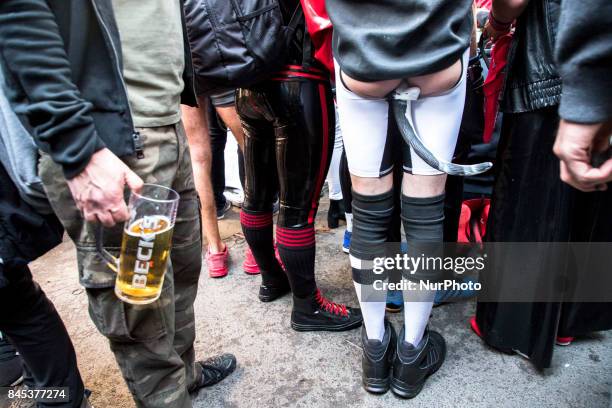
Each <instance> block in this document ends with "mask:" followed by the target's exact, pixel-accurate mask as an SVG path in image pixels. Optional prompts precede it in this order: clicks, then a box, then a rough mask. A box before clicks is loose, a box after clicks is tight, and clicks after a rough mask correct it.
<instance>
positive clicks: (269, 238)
mask: <svg viewBox="0 0 612 408" xmlns="http://www.w3.org/2000/svg"><path fill="white" fill-rule="evenodd" d="M236 109H237V111H238V114H239V115H240V119H241V121H242V126H243V129H244V134H245V139H244V162H245V185H244V203H243V205H242V211H241V213H240V223H241V224H242V231H243V233H244V237H245V239H246V241H247V244H248V245H249V247H250V249H251V251H252V253H253V256H254V258H255V260H256V261H257V265H258V266H259V269H260V271H261V277H262V285H261V287H260V291H259V298H260V300H262V301H264V302H268V301H272V300H274V299H277V298H278V297H280V296H282V295H284V294H286V293H287V292H288V291H289V285H288V282H287V277H286V275H285V272H284V271H283V269H282V267H281V266H280V264H279V263H278V261H277V259H276V256H275V254H274V237H273V233H274V231H273V225H272V202H273V200H274V195H275V194H276V191H277V190H278V181H277V180H278V176H277V172H276V156H275V140H274V129H273V128H272V125H271V123H269V121H268V119H267V118H266V117H265V116H263V115H262V114H261V111H266V110H267V103H266V102H265V99H264V96H263V95H262V93H261V92H256V91H253V90H248V89H240V90H239V91H238V95H237V99H236Z"/></svg>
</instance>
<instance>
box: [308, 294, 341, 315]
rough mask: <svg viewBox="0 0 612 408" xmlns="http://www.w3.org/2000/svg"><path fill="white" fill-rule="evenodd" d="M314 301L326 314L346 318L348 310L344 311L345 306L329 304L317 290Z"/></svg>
mask: <svg viewBox="0 0 612 408" xmlns="http://www.w3.org/2000/svg"><path fill="white" fill-rule="evenodd" d="M315 299H316V301H317V303H318V304H319V306H320V307H321V309H325V311H326V312H329V313H333V314H335V315H342V316H345V317H346V316H348V310H347V309H346V305H343V304H340V303H335V302H330V301H329V300H328V299H327V298H326V297H325V296H323V295H322V294H321V291H320V290H319V289H317V293H316V294H315Z"/></svg>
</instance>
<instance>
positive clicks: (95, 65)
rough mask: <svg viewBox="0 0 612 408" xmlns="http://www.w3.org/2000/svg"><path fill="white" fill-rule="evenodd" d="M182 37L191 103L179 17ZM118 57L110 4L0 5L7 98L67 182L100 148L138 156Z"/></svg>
mask: <svg viewBox="0 0 612 408" xmlns="http://www.w3.org/2000/svg"><path fill="white" fill-rule="evenodd" d="M181 9H182V7H181ZM151 23H152V24H160V23H162V22H151ZM183 35H184V38H185V41H184V44H185V58H186V61H185V71H184V74H183V77H184V78H183V79H184V82H185V90H184V92H183V95H182V101H181V102H182V103H185V104H188V105H192V106H195V105H196V99H195V93H194V90H193V67H192V63H191V52H190V50H189V42H188V41H187V37H186V30H185V23H184V18H183ZM121 55H122V54H121V44H120V40H119V31H118V30H117V26H116V24H115V18H114V14H113V10H112V4H111V0H2V1H0V67H1V68H2V69H3V70H4V74H5V77H6V81H7V84H6V93H7V96H8V98H9V100H10V101H11V104H12V106H13V108H14V109H15V111H16V112H17V114H19V115H20V117H21V118H22V121H23V122H24V124H25V126H26V127H27V128H28V129H29V130H30V133H32V134H33V135H34V138H35V140H36V143H37V145H38V146H39V147H40V149H41V150H43V151H45V152H47V153H49V154H50V155H51V157H52V158H53V160H54V161H55V162H57V163H59V164H61V165H62V167H63V169H64V174H65V175H66V177H67V178H72V177H74V176H76V175H77V174H78V173H79V172H80V171H81V170H83V168H84V167H85V166H86V165H87V163H88V162H89V159H90V157H91V156H92V155H93V153H95V152H96V151H98V150H99V149H101V148H103V147H105V146H106V147H108V148H109V149H110V150H111V151H112V152H113V153H115V154H116V155H117V156H119V157H121V156H126V155H133V154H135V153H136V154H139V153H140V152H139V149H140V147H141V141H140V136H139V134H138V133H137V132H136V131H135V129H134V125H133V122H132V117H131V114H130V108H129V104H128V98H127V92H126V88H125V84H124V82H123V78H122V74H121V72H122V61H121Z"/></svg>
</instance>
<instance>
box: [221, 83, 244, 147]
mask: <svg viewBox="0 0 612 408" xmlns="http://www.w3.org/2000/svg"><path fill="white" fill-rule="evenodd" d="M233 94H234V91H232V96H233ZM232 101H233V98H232ZM216 109H217V114H218V115H219V117H220V118H221V120H222V121H223V123H225V126H227V127H228V128H229V130H231V132H232V134H233V135H234V137H235V138H236V142H237V143H238V147H239V148H240V150H243V149H244V130H242V124H241V123H240V116H238V112H237V111H236V104H235V103H228V104H224V105H218V106H216Z"/></svg>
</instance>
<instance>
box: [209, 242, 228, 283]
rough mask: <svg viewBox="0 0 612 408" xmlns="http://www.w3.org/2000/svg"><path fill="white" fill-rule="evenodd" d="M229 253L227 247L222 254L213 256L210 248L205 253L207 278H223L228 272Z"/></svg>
mask: <svg viewBox="0 0 612 408" xmlns="http://www.w3.org/2000/svg"><path fill="white" fill-rule="evenodd" d="M228 262H229V251H228V250H227V245H226V246H225V249H224V250H223V252H219V253H216V254H213V253H211V252H210V246H209V247H208V251H206V266H207V267H208V276H210V277H211V278H223V277H224V276H227V273H228V272H229V268H228Z"/></svg>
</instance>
